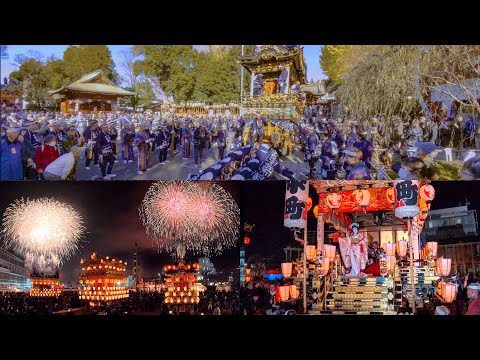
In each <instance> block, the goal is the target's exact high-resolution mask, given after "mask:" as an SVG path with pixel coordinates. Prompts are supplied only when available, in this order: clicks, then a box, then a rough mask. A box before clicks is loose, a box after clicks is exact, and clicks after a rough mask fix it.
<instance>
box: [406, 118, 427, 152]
mask: <svg viewBox="0 0 480 360" xmlns="http://www.w3.org/2000/svg"><path fill="white" fill-rule="evenodd" d="M420 141H423V130H422V128H421V127H420V125H419V121H418V120H417V119H414V120H413V121H412V126H410V128H409V129H408V130H407V145H408V146H410V147H414V146H415V145H414V144H415V142H420Z"/></svg>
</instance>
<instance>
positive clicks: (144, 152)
mask: <svg viewBox="0 0 480 360" xmlns="http://www.w3.org/2000/svg"><path fill="white" fill-rule="evenodd" d="M146 128H147V125H146V124H145V123H142V124H140V127H139V130H138V132H137V133H136V134H135V145H136V146H137V150H138V171H137V174H138V175H142V174H143V172H144V171H147V170H148V162H149V157H150V156H149V152H148V149H149V145H148V144H149V143H150V137H149V135H148V133H147V132H146V131H145V129H146Z"/></svg>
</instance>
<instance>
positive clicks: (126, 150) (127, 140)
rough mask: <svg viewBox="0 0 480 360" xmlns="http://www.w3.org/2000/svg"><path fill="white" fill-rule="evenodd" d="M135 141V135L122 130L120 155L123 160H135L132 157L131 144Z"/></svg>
mask: <svg viewBox="0 0 480 360" xmlns="http://www.w3.org/2000/svg"><path fill="white" fill-rule="evenodd" d="M134 141H135V134H134V133H133V132H127V131H125V130H122V155H123V160H127V161H128V160H135V159H134V157H133V142H134Z"/></svg>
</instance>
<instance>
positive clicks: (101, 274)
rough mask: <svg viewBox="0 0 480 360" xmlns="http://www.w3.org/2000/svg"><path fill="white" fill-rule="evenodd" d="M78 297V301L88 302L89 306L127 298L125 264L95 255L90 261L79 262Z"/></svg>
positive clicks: (91, 256)
mask: <svg viewBox="0 0 480 360" xmlns="http://www.w3.org/2000/svg"><path fill="white" fill-rule="evenodd" d="M80 264H81V265H82V272H81V274H80V280H79V286H78V295H79V298H80V300H86V301H89V303H90V305H91V306H98V305H100V304H101V303H102V302H110V301H118V300H121V299H125V298H128V295H129V294H128V289H127V287H126V286H125V285H126V283H127V273H126V271H127V263H126V262H124V261H122V260H118V259H115V258H110V257H109V256H106V257H105V258H102V257H100V256H98V255H97V254H96V253H93V254H92V255H90V259H87V260H84V259H82V260H80Z"/></svg>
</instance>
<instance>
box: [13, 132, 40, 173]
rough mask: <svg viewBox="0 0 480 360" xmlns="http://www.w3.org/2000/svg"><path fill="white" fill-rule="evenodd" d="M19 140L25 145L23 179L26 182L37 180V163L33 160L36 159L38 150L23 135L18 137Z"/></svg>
mask: <svg viewBox="0 0 480 360" xmlns="http://www.w3.org/2000/svg"><path fill="white" fill-rule="evenodd" d="M17 139H18V140H19V141H21V142H22V144H23V152H24V155H23V159H22V165H23V177H24V178H25V179H26V180H36V179H37V172H36V171H35V162H34V161H33V159H35V152H36V148H35V147H34V146H33V145H32V143H31V142H30V141H28V140H26V139H25V137H24V136H23V135H21V134H20V135H18V138H17Z"/></svg>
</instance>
